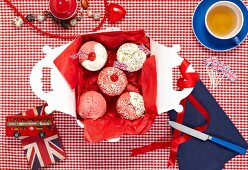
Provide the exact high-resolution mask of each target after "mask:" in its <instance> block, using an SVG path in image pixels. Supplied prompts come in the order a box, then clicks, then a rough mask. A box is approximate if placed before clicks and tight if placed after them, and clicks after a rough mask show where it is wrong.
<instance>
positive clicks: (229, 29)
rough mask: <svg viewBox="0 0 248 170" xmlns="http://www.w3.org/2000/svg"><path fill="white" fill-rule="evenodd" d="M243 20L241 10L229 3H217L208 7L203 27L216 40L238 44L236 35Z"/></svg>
mask: <svg viewBox="0 0 248 170" xmlns="http://www.w3.org/2000/svg"><path fill="white" fill-rule="evenodd" d="M243 22H244V18H243V13H242V11H241V9H240V8H239V7H238V6H237V5H236V4H234V3H232V2H229V1H219V2H216V3H214V4H213V5H212V6H210V7H209V9H208V11H207V13H206V15H205V26H206V28H207V30H208V32H209V33H210V34H211V35H213V36H214V37H216V38H218V39H223V40H225V39H233V40H234V41H235V43H237V44H239V43H240V40H239V39H238V37H237V34H238V33H239V32H240V30H241V28H242V26H243Z"/></svg>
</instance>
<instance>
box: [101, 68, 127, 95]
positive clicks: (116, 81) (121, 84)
mask: <svg viewBox="0 0 248 170" xmlns="http://www.w3.org/2000/svg"><path fill="white" fill-rule="evenodd" d="M97 84H98V86H99V87H100V89H101V91H102V92H103V93H104V94H106V95H108V96H117V95H120V94H121V93H122V92H123V91H124V90H125V88H126V86H127V77H126V75H125V73H124V72H123V71H121V70H120V69H118V68H115V67H106V68H104V69H103V70H102V71H101V72H100V73H99V75H98V79H97Z"/></svg>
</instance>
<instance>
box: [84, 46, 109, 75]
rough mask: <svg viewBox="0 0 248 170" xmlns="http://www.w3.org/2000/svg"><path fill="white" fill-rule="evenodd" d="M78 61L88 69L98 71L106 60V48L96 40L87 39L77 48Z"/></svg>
mask: <svg viewBox="0 0 248 170" xmlns="http://www.w3.org/2000/svg"><path fill="white" fill-rule="evenodd" d="M79 54H80V57H79V62H80V63H81V65H82V66H83V67H84V68H85V69H87V70H89V71H98V70H100V69H101V68H103V66H104V65H105V63H106V62H107V58H108V57H107V56H108V54H107V50H106V48H105V47H104V46H103V45H102V44H101V43H98V42H96V41H89V42H86V43H85V44H83V45H82V46H81V48H80V50H79Z"/></svg>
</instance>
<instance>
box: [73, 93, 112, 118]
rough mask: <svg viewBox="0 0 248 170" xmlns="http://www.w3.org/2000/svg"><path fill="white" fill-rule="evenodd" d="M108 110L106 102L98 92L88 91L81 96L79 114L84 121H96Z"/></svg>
mask: <svg viewBox="0 0 248 170" xmlns="http://www.w3.org/2000/svg"><path fill="white" fill-rule="evenodd" d="M106 108H107V104H106V101H105V99H104V97H103V96H102V95H101V94H100V93H98V92H95V91H88V92H86V93H84V94H82V95H81V96H80V99H79V105H78V114H79V115H80V116H81V117H82V118H83V119H93V120H96V119H98V118H100V117H102V116H103V115H104V114H105V112H106Z"/></svg>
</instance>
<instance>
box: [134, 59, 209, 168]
mask: <svg viewBox="0 0 248 170" xmlns="http://www.w3.org/2000/svg"><path fill="white" fill-rule="evenodd" d="M189 65H190V63H189V62H188V61H187V60H184V61H183V62H182V64H181V65H180V67H179V69H180V72H181V74H182V76H183V78H180V79H179V80H178V81H177V86H178V87H179V88H180V90H183V89H184V88H192V87H194V86H195V84H196V82H197V81H198V80H199V74H198V73H191V72H186V71H187V68H188V66H189ZM187 99H188V101H189V102H190V103H191V104H192V105H193V106H194V107H195V108H196V109H197V110H198V111H199V112H200V113H201V114H202V116H203V117H204V118H205V119H206V123H205V124H204V125H200V126H197V127H195V129H196V130H198V131H200V132H202V131H204V130H206V129H207V128H208V126H209V123H210V117H209V114H208V112H207V111H206V110H205V108H204V107H203V106H202V105H201V104H200V103H199V102H198V101H197V100H196V99H195V97H194V96H193V95H192V94H190V95H189V96H188V97H187ZM180 104H181V105H182V106H183V108H184V110H183V111H182V112H180V113H178V114H177V117H176V122H178V123H181V124H183V120H184V115H185V105H186V99H183V100H182V101H181V102H180ZM190 138H191V136H189V135H187V134H184V135H181V132H180V131H178V130H176V129H174V134H173V140H172V141H170V142H153V143H151V144H150V145H146V146H143V147H140V148H135V149H133V150H132V154H131V156H136V155H140V154H144V153H146V152H151V151H154V150H157V149H165V148H168V147H170V158H169V161H168V166H174V165H175V161H176V158H177V151H178V146H179V145H180V144H182V143H184V142H186V141H188V140H189V139H190Z"/></svg>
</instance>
